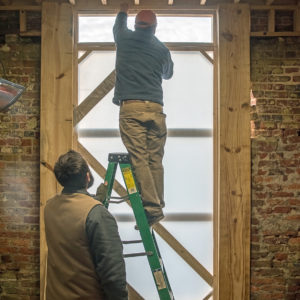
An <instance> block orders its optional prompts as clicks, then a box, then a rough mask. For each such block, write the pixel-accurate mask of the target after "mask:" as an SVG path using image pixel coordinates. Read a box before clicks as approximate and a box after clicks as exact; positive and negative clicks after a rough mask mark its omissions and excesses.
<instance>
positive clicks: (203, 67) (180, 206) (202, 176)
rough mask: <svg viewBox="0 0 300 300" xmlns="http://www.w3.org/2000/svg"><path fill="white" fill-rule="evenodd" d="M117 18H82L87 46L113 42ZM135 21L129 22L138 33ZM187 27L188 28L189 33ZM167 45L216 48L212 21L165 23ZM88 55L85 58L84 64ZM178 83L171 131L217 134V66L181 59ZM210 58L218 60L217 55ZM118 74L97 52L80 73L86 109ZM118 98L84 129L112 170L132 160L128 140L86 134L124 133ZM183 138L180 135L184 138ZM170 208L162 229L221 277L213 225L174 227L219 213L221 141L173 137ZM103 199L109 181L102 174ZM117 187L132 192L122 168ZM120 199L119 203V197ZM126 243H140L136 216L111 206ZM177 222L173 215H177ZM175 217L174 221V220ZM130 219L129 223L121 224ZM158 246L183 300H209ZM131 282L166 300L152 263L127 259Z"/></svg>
mask: <svg viewBox="0 0 300 300" xmlns="http://www.w3.org/2000/svg"><path fill="white" fill-rule="evenodd" d="M114 20H115V17H111V16H106V17H103V16H101V17H95V16H94V17H91V16H89V17H87V16H80V17H79V41H80V42H112V41H113V37H112V26H113V23H114ZM133 24H134V18H133V17H130V18H129V27H131V28H132V29H133ZM183 24H184V26H183ZM156 35H157V36H158V38H160V39H161V40H162V41H165V42H212V18H210V17H159V19H158V28H157V34H156ZM82 55H83V52H80V53H79V56H82ZM171 55H172V58H173V61H174V76H173V78H172V79H171V80H168V81H163V90H164V103H165V106H164V112H165V113H166V115H167V126H168V128H169V129H172V128H179V129H187V128H190V129H212V128H213V65H212V64H211V63H210V62H209V61H208V60H207V58H205V57H204V56H203V55H202V54H201V53H200V52H199V51H186V52H184V51H173V52H172V53H171ZM208 55H210V56H211V57H213V53H212V52H208ZM114 68H115V52H113V51H93V52H92V53H91V54H90V55H89V56H87V57H86V58H85V59H84V60H83V61H82V62H81V63H80V64H79V70H78V76H79V78H78V80H79V85H78V87H79V100H78V101H79V103H81V102H82V101H83V100H84V99H85V98H86V97H87V96H88V95H89V94H90V93H91V92H92V91H93V90H94V89H95V88H96V87H97V86H98V85H99V84H100V83H101V82H102V81H103V80H104V79H105V78H106V77H107V75H109V74H110V73H111V71H112V70H113V69H114ZM113 92H114V91H113V90H112V91H110V92H109V93H108V94H107V95H106V96H105V97H104V98H103V99H102V100H101V101H100V102H99V103H98V104H97V105H96V106H95V107H94V108H93V109H92V110H91V111H90V112H89V113H88V114H87V115H86V116H85V117H84V118H83V119H82V120H81V122H80V123H79V124H78V126H77V130H78V131H79V141H80V143H82V144H83V145H84V146H85V147H86V148H87V150H88V151H89V152H90V153H91V154H92V155H93V156H94V157H95V158H96V159H97V160H98V161H99V162H100V163H101V164H102V165H103V166H104V167H105V168H106V167H107V165H108V154H109V153H111V152H126V148H125V147H124V145H123V143H122V140H121V138H120V137H107V138H103V137H98V138H95V137H93V138H91V137H90V138H87V137H85V138H83V137H80V130H81V129H118V127H119V121H118V118H119V107H118V106H116V105H114V104H113V103H112V98H113ZM179 132H180V131H179ZM163 163H164V167H165V176H164V178H165V193H164V194H165V202H166V207H165V209H164V212H165V214H166V216H167V218H166V219H165V220H163V221H162V222H161V223H162V225H163V226H165V227H166V229H167V230H168V231H169V232H170V233H171V234H172V235H173V236H174V237H175V238H176V239H177V240H178V241H179V242H180V243H181V244H182V245H183V246H184V247H185V248H186V249H187V250H188V251H189V252H190V253H191V254H192V255H193V256H194V257H195V258H196V259H197V260H198V261H199V262H200V263H201V264H202V265H203V266H204V267H205V268H206V269H207V270H208V271H209V272H211V273H212V272H213V224H212V222H211V221H203V222H194V221H193V222H191V221H189V222H184V221H178V222H174V221H171V220H174V219H168V215H169V214H177V215H178V214H185V213H187V214H188V213H199V214H200V213H207V214H212V212H213V139H212V137H197V136H196V137H184V136H181V137H168V138H167V142H166V147H165V156H164V162H163ZM92 172H93V175H94V177H95V183H94V186H93V187H91V188H90V189H89V192H90V193H95V192H96V189H97V187H98V186H99V184H100V183H101V182H103V179H102V178H100V177H99V176H98V175H97V174H96V173H95V171H94V170H92ZM116 179H117V180H118V181H119V182H120V183H121V184H122V185H123V186H124V182H123V178H122V175H121V172H120V170H119V168H118V170H117V174H116ZM113 195H114V196H117V195H116V193H115V192H113ZM109 210H110V212H111V213H112V214H113V215H115V216H116V219H117V220H119V221H118V227H119V232H120V235H121V239H122V240H136V239H140V234H139V231H136V230H134V225H135V222H134V221H130V220H128V219H127V221H126V219H124V216H125V217H126V216H127V217H130V216H131V217H132V216H133V214H132V210H131V208H130V207H129V206H128V205H127V204H125V203H123V204H120V205H114V204H110V206H109ZM169 216H170V215H169ZM171 216H174V215H171ZM121 217H123V219H122V218H121ZM156 237H157V242H158V244H159V249H160V252H161V254H162V258H163V261H164V265H165V267H166V270H167V274H168V277H169V281H170V284H171V287H172V290H173V292H174V295H175V298H176V299H180V300H198V299H203V298H204V297H205V296H206V295H207V294H208V293H209V292H210V291H211V287H210V286H209V285H208V284H207V283H206V282H205V281H204V280H203V279H202V278H201V277H200V276H199V275H198V274H197V273H196V272H195V271H194V270H193V269H192V268H191V267H189V266H188V265H187V264H186V263H185V262H184V261H183V260H182V259H181V258H180V257H179V256H178V255H177V254H176V253H175V252H174V250H172V248H170V246H169V245H167V243H166V242H164V241H163V240H162V239H161V238H160V237H159V236H158V235H156ZM143 251H144V249H143V245H142V244H137V245H135V244H134V245H124V253H132V252H143ZM125 261H126V271H127V281H128V282H129V283H130V284H131V285H132V286H133V287H134V288H135V289H136V290H137V291H138V292H139V293H140V294H141V295H142V296H143V297H144V298H145V299H147V300H148V299H149V300H150V299H151V300H159V296H158V293H157V291H156V287H155V284H154V281H153V278H152V274H151V271H150V268H149V264H148V262H147V258H146V257H137V258H126V260H125Z"/></svg>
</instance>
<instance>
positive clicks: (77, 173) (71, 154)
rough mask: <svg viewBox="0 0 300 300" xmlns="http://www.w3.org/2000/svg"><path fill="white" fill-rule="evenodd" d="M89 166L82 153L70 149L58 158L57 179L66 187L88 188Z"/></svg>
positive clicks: (55, 168)
mask: <svg viewBox="0 0 300 300" xmlns="http://www.w3.org/2000/svg"><path fill="white" fill-rule="evenodd" d="M88 172H90V169H89V166H88V164H87V163H86V161H85V160H84V158H83V157H82V156H81V154H80V153H78V152H76V151H74V150H70V151H68V152H67V153H65V154H63V155H61V156H60V157H59V158H58V161H57V162H56V164H55V166H54V174H55V177H56V179H57V181H58V182H59V183H60V184H61V185H62V186H64V187H70V186H72V187H76V188H79V189H80V188H86V185H87V181H86V174H87V173H88Z"/></svg>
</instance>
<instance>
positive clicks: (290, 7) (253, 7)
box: [250, 5, 297, 10]
mask: <svg viewBox="0 0 300 300" xmlns="http://www.w3.org/2000/svg"><path fill="white" fill-rule="evenodd" d="M296 8H297V5H272V9H275V10H294V9H296ZM250 9H251V10H269V9H270V6H268V5H250Z"/></svg>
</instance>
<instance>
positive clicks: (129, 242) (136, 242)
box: [122, 240, 143, 244]
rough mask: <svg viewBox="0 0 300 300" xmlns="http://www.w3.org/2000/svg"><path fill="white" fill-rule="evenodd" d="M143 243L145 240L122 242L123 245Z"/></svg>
mask: <svg viewBox="0 0 300 300" xmlns="http://www.w3.org/2000/svg"><path fill="white" fill-rule="evenodd" d="M142 242H143V240H132V241H122V243H123V244H138V243H142Z"/></svg>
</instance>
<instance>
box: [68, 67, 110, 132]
mask: <svg viewBox="0 0 300 300" xmlns="http://www.w3.org/2000/svg"><path fill="white" fill-rule="evenodd" d="M115 77H116V73H115V70H113V71H112V72H111V73H110V74H109V75H108V76H107V77H106V78H105V79H104V80H103V81H102V82H101V83H100V84H99V85H98V86H97V87H96V88H95V89H94V90H93V91H92V93H91V94H90V95H89V96H87V97H86V98H85V99H84V101H83V102H81V103H80V105H78V106H77V107H76V108H75V109H74V112H73V124H74V126H76V125H77V124H78V123H79V122H80V121H81V120H82V119H83V118H84V117H85V116H86V115H87V113H88V112H89V111H90V110H91V109H92V108H93V107H94V106H95V105H96V104H97V103H99V101H101V100H102V99H103V98H104V97H105V96H106V95H107V94H108V93H109V92H110V91H111V90H112V89H113V88H114V86H115Z"/></svg>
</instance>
